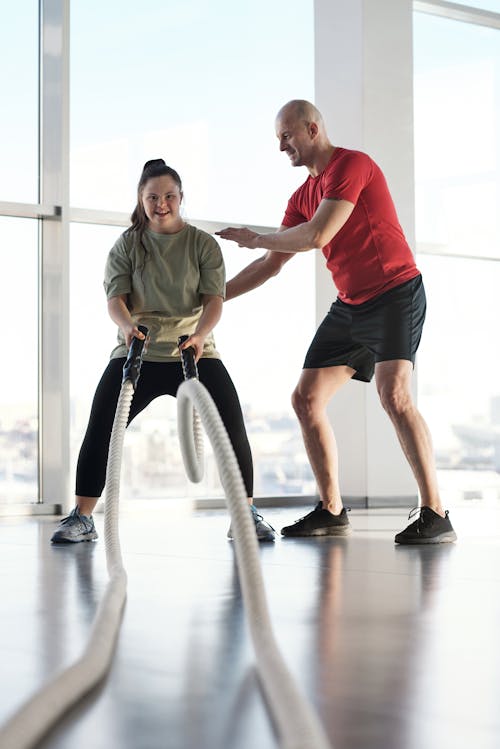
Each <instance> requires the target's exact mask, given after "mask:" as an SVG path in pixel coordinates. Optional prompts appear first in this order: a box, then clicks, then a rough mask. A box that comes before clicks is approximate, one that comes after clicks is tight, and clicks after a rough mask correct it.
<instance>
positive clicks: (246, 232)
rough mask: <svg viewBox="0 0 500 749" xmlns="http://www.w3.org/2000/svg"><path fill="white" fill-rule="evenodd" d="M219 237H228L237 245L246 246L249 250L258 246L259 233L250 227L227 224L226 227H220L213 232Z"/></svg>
mask: <svg viewBox="0 0 500 749" xmlns="http://www.w3.org/2000/svg"><path fill="white" fill-rule="evenodd" d="M215 233H216V234H217V236H218V237H220V238H221V239H228V240H230V241H231V242H237V243H238V245H239V247H248V248H249V249H250V250H255V249H256V248H257V247H258V246H259V242H258V240H259V237H260V234H257V232H255V231H251V230H250V229H246V228H240V229H236V228H235V227H232V226H228V227H227V229H221V230H220V231H216V232H215Z"/></svg>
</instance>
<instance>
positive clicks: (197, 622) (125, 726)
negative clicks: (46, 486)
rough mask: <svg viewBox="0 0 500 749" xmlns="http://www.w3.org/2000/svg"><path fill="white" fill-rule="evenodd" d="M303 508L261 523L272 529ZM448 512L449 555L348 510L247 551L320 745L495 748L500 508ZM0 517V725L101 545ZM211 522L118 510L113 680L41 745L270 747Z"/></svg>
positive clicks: (87, 616)
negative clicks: (254, 554)
mask: <svg viewBox="0 0 500 749" xmlns="http://www.w3.org/2000/svg"><path fill="white" fill-rule="evenodd" d="M308 509H309V508H308ZM301 514H302V510H301V509H300V508H293V509H280V510H273V509H269V510H266V513H265V516H266V518H267V519H268V520H269V521H270V522H271V523H272V524H273V525H275V526H276V527H277V528H281V527H282V526H283V525H287V524H289V523H290V522H292V521H293V520H294V519H296V518H297V517H299V516H300V515H301ZM451 517H452V520H453V523H454V526H455V529H456V531H457V533H458V534H459V542H458V543H457V544H453V545H443V546H439V547H431V546H427V547H421V548H411V547H397V546H395V545H394V543H393V538H394V533H395V532H396V531H397V530H400V529H401V528H403V527H404V526H405V525H406V514H404V513H403V512H400V511H399V510H397V511H394V512H391V511H388V510H359V511H353V512H352V513H351V522H352V524H353V527H354V529H355V532H354V533H353V535H352V536H351V537H350V538H348V539H343V540H341V539H337V540H335V539H316V540H309V539H308V540H305V539H303V540H295V539H287V540H278V541H277V542H276V543H275V544H270V545H269V544H268V545H265V546H261V550H260V553H261V558H262V564H263V569H264V575H265V582H266V589H267V593H268V599H269V605H270V609H271V616H272V620H273V624H274V627H275V631H276V633H277V636H278V641H279V643H280V646H281V649H282V653H283V655H284V657H285V659H286V661H287V663H288V665H289V667H290V670H291V671H292V673H293V674H294V675H295V676H296V678H297V679H298V680H299V682H300V685H301V688H302V691H303V692H304V694H306V695H307V697H308V698H309V699H310V700H311V702H312V703H313V704H314V706H315V707H316V709H317V710H318V712H319V715H320V717H321V720H322V721H323V723H324V725H325V727H326V730H327V733H328V736H329V737H330V740H331V744H332V747H334V749H448V748H449V749H462V748H463V749H470V747H474V749H498V747H499V746H500V711H499V709H498V705H499V704H500V644H499V642H500V636H499V633H500V509H495V508H490V509H484V508H483V509H480V508H479V507H475V508H466V509H464V508H459V509H456V510H455V511H454V512H453V513H452V515H451ZM0 522H1V525H0V585H1V595H0V601H1V604H0V605H1V617H0V662H1V664H2V665H1V670H2V679H1V682H0V722H3V721H4V720H5V719H6V717H7V716H8V715H9V714H10V713H11V712H12V711H13V710H14V709H15V707H16V706H18V705H19V704H20V703H21V701H22V700H23V699H25V698H26V697H27V696H29V695H30V694H31V693H32V692H33V690H34V689H35V688H37V687H38V686H39V685H41V684H42V683H43V682H44V680H45V679H46V678H47V677H48V676H49V675H51V674H53V673H54V672H56V671H57V670H58V669H60V668H62V667H64V666H66V665H68V664H69V663H71V662H72V661H73V660H74V659H75V658H76V657H77V655H79V653H80V650H81V648H82V646H83V645H84V643H86V641H87V638H88V635H89V630H90V627H91V623H92V620H93V617H94V614H95V611H96V606H97V604H98V602H99V600H100V598H101V596H102V593H103V591H104V589H105V587H106V584H107V573H106V567H105V557H104V544H103V541H102V540H100V541H98V542H97V543H95V544H90V543H86V544H78V545H75V546H55V547H53V546H51V545H50V543H49V538H50V535H51V532H52V530H53V527H54V519H53V518H40V517H37V518H18V519H15V518H6V519H2V520H1V521H0ZM102 523H103V517H102V515H99V516H97V522H96V525H97V528H98V530H101V529H102ZM227 525H228V522H227V516H226V514H225V513H224V512H222V511H213V512H193V513H191V512H189V511H188V510H187V509H186V508H183V509H181V508H179V507H178V505H177V509H176V507H175V506H174V507H173V506H172V504H168V505H162V506H159V505H153V504H151V503H147V502H145V503H144V504H142V505H139V504H135V505H133V506H129V507H125V508H124V510H123V512H122V517H121V522H120V529H121V531H120V533H121V541H122V551H123V558H124V564H125V567H126V569H127V572H128V576H129V583H128V599H127V604H126V608H125V613H124V618H123V623H122V627H121V631H120V637H119V642H118V647H117V650H116V654H115V658H114V661H113V666H112V670H111V673H110V675H109V677H108V678H107V679H106V681H105V683H104V684H103V685H102V686H101V687H99V688H98V689H96V690H94V691H93V692H92V693H91V694H90V695H89V696H88V697H87V698H86V699H85V700H84V701H83V702H82V703H81V704H79V705H78V706H77V707H75V708H74V709H73V710H72V711H71V713H70V714H69V715H68V716H66V717H65V719H64V720H63V721H62V722H61V723H60V724H59V725H58V726H57V727H56V728H55V729H54V730H53V731H52V732H51V733H50V734H49V735H48V736H47V737H46V738H45V739H44V741H43V742H42V743H41V744H40V748H41V749H67V748H68V747H71V749H83V747H85V748H86V749H87V747H89V746H90V747H92V749H276V748H277V747H278V746H279V743H278V740H277V738H276V736H275V734H274V730H273V726H272V723H271V721H270V719H269V716H268V713H267V711H266V706H265V703H264V701H263V698H262V695H261V692H260V690H259V685H258V681H257V678H256V674H255V670H254V667H253V654H252V647H251V643H250V640H249V635H248V631H247V628H246V624H245V615H244V611H243V607H242V601H241V596H240V591H239V586H238V578H237V572H236V569H235V563H234V557H233V546H232V544H231V543H230V542H228V541H226V539H225V533H226V530H227ZM2 749H8V747H2ZM304 749H308V747H304Z"/></svg>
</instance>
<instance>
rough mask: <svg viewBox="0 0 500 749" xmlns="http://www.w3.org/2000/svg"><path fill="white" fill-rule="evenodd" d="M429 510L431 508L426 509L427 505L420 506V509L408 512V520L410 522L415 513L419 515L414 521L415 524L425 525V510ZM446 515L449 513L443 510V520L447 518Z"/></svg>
mask: <svg viewBox="0 0 500 749" xmlns="http://www.w3.org/2000/svg"><path fill="white" fill-rule="evenodd" d="M430 509H431V508H430V507H427V505H422V506H421V507H414V508H413V509H412V510H410V514H409V515H408V520H411V519H412V518H414V517H415V515H416V514H417V513H419V516H418V518H417V519H416V521H415V522H417V523H419V524H423V523H425V510H430ZM448 514H449V511H448V510H445V512H444V516H445V518H447V517H448ZM439 517H441V516H440V515H439Z"/></svg>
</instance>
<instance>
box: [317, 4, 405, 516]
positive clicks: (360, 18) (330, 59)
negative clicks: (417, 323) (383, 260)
mask: <svg viewBox="0 0 500 749" xmlns="http://www.w3.org/2000/svg"><path fill="white" fill-rule="evenodd" d="M315 35H316V49H315V56H316V59H315V74H316V79H315V92H316V95H315V104H316V105H317V106H318V108H319V109H320V110H321V112H322V114H323V116H324V118H325V121H326V124H327V128H328V132H329V135H330V139H331V140H332V142H333V143H334V144H336V145H341V146H344V147H347V148H356V149H359V150H361V151H366V152H367V153H369V154H370V156H372V158H374V159H375V161H377V162H378V164H379V165H380V166H381V167H382V169H383V171H384V173H385V176H386V178H387V181H388V183H389V187H390V189H391V193H392V196H393V198H394V201H395V203H396V208H397V210H398V214H399V219H400V221H401V224H402V226H403V229H404V230H405V233H406V236H407V239H408V241H409V243H410V245H411V246H412V247H413V248H414V246H415V241H414V240H415V232H414V186H413V185H414V178H413V99H412V96H413V64H412V3H411V0H377V1H376V2H375V1H374V0H350V1H349V2H345V0H315ZM316 283H317V301H316V312H317V321H318V323H319V322H320V321H321V320H322V318H323V316H324V314H325V312H326V311H327V310H328V308H329V306H330V304H331V303H332V301H333V300H334V298H335V289H334V287H333V285H332V282H331V278H330V275H329V273H328V271H327V270H326V268H325V266H324V260H323V257H322V255H321V254H320V253H318V260H317V278H316ZM329 414H330V417H331V421H332V424H333V426H334V431H335V434H336V437H337V441H338V445H339V458H340V483H341V490H342V494H343V496H344V498H349V497H356V498H358V497H366V498H368V502H369V503H387V504H395V503H398V501H401V502H404V503H409V504H412V503H415V502H416V497H417V487H416V483H415V480H414V478H413V475H412V473H411V471H410V469H409V467H408V464H407V462H406V460H405V458H404V457H403V455H402V452H401V449H400V446H399V443H398V440H397V438H396V435H395V433H394V430H393V428H392V425H391V423H390V421H389V419H388V417H387V416H386V414H385V413H384V412H383V410H382V408H381V406H380V403H379V400H378V396H377V393H376V390H375V386H374V383H371V384H370V385H365V384H363V383H359V382H350V383H348V385H347V386H346V387H345V388H344V389H343V391H342V392H341V393H339V394H338V395H337V396H336V397H335V398H334V399H333V401H332V404H331V405H330V407H329Z"/></svg>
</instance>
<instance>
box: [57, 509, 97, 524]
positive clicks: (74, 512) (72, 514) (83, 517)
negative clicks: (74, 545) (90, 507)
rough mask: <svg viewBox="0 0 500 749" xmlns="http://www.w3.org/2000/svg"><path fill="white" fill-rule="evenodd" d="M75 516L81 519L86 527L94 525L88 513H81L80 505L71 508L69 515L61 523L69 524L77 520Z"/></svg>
mask: <svg viewBox="0 0 500 749" xmlns="http://www.w3.org/2000/svg"><path fill="white" fill-rule="evenodd" d="M75 518H76V519H77V520H80V522H81V523H83V525H84V527H85V528H89V527H91V526H92V521H91V520H90V518H87V516H86V515H80V510H79V509H78V507H75V508H74V509H73V510H71V512H70V513H69V515H68V516H67V517H65V518H63V519H62V520H61V522H60V525H69V523H71V522H72V521H73V520H75Z"/></svg>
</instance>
